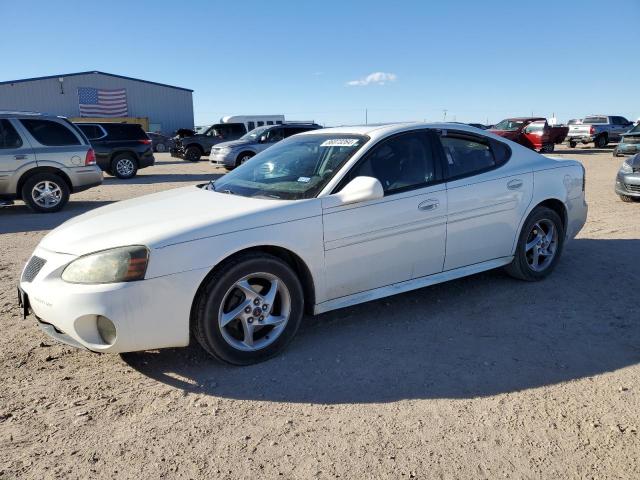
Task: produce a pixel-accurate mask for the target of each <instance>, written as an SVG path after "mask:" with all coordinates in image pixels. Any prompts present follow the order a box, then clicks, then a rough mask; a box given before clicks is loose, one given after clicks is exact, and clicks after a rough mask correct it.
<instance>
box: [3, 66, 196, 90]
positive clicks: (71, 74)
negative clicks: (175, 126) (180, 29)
mask: <svg viewBox="0 0 640 480" xmlns="http://www.w3.org/2000/svg"><path fill="white" fill-rule="evenodd" d="M90 74H96V75H106V76H107V77H115V78H124V79H125V80H133V81H135V82H142V83H148V84H150V85H158V86H160V87H167V88H175V89H176V90H184V91H187V92H193V90H191V89H190V88H183V87H176V86H174V85H167V84H166V83H158V82H150V81H149V80H141V79H139V78H133V77H125V76H124V75H116V74H115V73H106V72H100V71H98V70H90V71H88V72H76V73H63V74H60V75H47V76H46V77H33V78H21V79H19V80H6V81H3V82H0V85H8V84H11V83H22V82H33V81H35V80H48V79H50V78H60V77H75V76H76V75H90Z"/></svg>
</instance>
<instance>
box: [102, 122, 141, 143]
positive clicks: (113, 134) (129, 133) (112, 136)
mask: <svg viewBox="0 0 640 480" xmlns="http://www.w3.org/2000/svg"><path fill="white" fill-rule="evenodd" d="M102 127H103V128H104V129H105V130H106V131H107V133H108V134H109V138H108V139H107V140H147V138H148V137H147V134H146V133H144V130H142V127H141V126H140V125H138V124H133V123H111V124H103V125H102Z"/></svg>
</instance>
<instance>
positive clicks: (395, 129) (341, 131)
mask: <svg viewBox="0 0 640 480" xmlns="http://www.w3.org/2000/svg"><path fill="white" fill-rule="evenodd" d="M420 128H431V129H440V130H447V129H449V130H458V131H467V132H470V133H482V135H484V136H488V135H487V133H486V130H481V129H479V128H476V127H472V126H469V125H466V124H463V123H446V122H443V123H425V122H403V123H384V124H375V125H352V126H343V127H331V128H322V129H319V130H310V131H309V132H305V133H304V134H303V135H323V134H335V135H366V136H368V137H370V138H371V139H376V138H383V137H386V136H389V135H393V134H394V133H400V132H404V131H406V130H414V129H420Z"/></svg>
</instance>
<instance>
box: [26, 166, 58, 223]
mask: <svg viewBox="0 0 640 480" xmlns="http://www.w3.org/2000/svg"><path fill="white" fill-rule="evenodd" d="M69 194H70V192H69V186H68V185H67V182H65V181H64V179H63V178H62V177H60V176H59V175H56V174H55V173H37V174H35V175H33V176H32V177H29V178H28V179H27V181H26V182H24V185H23V186H22V200H24V202H25V203H26V204H27V206H28V207H29V208H30V209H31V210H33V211H34V212H37V213H51V212H57V211H59V210H61V209H62V207H64V206H65V205H66V204H67V202H68V201H69Z"/></svg>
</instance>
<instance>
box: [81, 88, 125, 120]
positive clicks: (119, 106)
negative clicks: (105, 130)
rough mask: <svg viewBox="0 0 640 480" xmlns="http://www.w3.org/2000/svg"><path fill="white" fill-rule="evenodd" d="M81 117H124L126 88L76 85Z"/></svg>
mask: <svg viewBox="0 0 640 480" xmlns="http://www.w3.org/2000/svg"><path fill="white" fill-rule="evenodd" d="M78 105H79V106H80V116H81V117H126V116H127V113H128V112H127V90H126V89H125V88H119V89H117V90H105V89H103V88H91V87H78Z"/></svg>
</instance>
